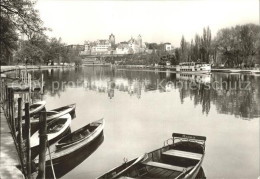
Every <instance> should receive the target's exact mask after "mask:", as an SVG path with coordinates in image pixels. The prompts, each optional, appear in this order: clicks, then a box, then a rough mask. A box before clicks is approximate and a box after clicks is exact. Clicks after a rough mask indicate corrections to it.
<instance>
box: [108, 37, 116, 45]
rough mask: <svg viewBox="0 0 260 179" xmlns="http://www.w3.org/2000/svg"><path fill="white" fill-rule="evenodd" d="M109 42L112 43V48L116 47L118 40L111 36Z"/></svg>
mask: <svg viewBox="0 0 260 179" xmlns="http://www.w3.org/2000/svg"><path fill="white" fill-rule="evenodd" d="M109 42H110V43H111V46H112V47H114V46H115V44H116V38H115V36H114V34H111V35H109Z"/></svg>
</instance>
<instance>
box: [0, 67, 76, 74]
mask: <svg viewBox="0 0 260 179" xmlns="http://www.w3.org/2000/svg"><path fill="white" fill-rule="evenodd" d="M72 67H74V66H70V65H67V66H65V65H53V66H48V65H43V66H36V65H27V66H25V65H16V66H1V72H0V73H5V72H8V71H14V70H26V69H27V70H30V69H50V68H72Z"/></svg>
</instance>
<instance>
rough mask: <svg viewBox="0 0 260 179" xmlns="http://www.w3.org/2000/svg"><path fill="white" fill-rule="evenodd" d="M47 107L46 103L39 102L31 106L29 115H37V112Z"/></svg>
mask: <svg viewBox="0 0 260 179" xmlns="http://www.w3.org/2000/svg"><path fill="white" fill-rule="evenodd" d="M45 105H46V102H45V101H39V102H36V103H34V104H32V105H30V110H29V113H30V115H33V114H36V113H37V112H39V111H41V110H42V109H43V108H44V107H45Z"/></svg>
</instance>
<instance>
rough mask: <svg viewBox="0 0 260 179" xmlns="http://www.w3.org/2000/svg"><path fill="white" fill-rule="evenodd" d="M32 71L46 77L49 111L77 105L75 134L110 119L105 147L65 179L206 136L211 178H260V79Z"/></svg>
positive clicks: (94, 70) (101, 69) (81, 70)
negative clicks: (175, 138) (181, 138)
mask: <svg viewBox="0 0 260 179" xmlns="http://www.w3.org/2000/svg"><path fill="white" fill-rule="evenodd" d="M32 73H33V75H34V76H35V77H36V78H40V74H41V73H43V74H44V78H45V81H46V84H45V94H44V96H43V98H44V100H46V102H47V105H46V108H47V110H49V109H52V108H56V107H59V106H63V105H66V104H70V103H76V104H77V107H76V116H77V117H76V118H75V119H74V120H73V121H72V124H71V130H72V131H74V130H76V129H78V128H80V127H82V126H84V125H86V124H88V123H90V122H91V121H94V120H98V119H100V118H104V119H105V121H106V124H105V130H104V141H103V142H102V144H101V145H100V146H99V147H98V148H97V149H96V150H95V151H94V150H93V152H92V153H91V155H90V156H88V157H87V158H86V159H85V160H83V161H80V162H82V163H80V164H79V165H78V166H77V167H75V168H74V169H72V170H71V171H70V172H68V173H67V174H65V175H64V176H63V178H77V179H79V178H84V179H85V178H95V177H98V176H100V175H101V174H103V173H104V172H106V171H108V170H110V169H111V168H114V167H116V166H117V165H119V164H121V163H122V162H123V159H124V158H128V159H129V160H130V159H133V158H135V157H138V156H139V155H142V154H143V153H145V152H149V151H151V150H154V149H156V148H160V147H162V145H163V142H164V141H165V140H166V139H168V138H170V137H171V134H172V133H173V132H179V133H187V134H195V135H203V136H206V137H207V141H206V156H205V159H204V162H203V165H202V166H203V169H204V172H205V175H206V177H208V178H257V177H258V176H259V116H260V108H259V99H260V89H259V81H260V77H259V76H250V75H242V74H225V73H213V74H212V75H211V76H205V75H202V76H195V75H179V74H175V73H171V72H169V71H167V72H156V71H129V70H115V69H111V68H110V67H95V68H93V67H84V68H79V69H52V70H43V71H33V72H32ZM219 83H222V84H223V85H222V88H221V87H220V86H218V84H219ZM248 84H249V86H248ZM239 85H240V87H239ZM236 86H237V87H236ZM216 87H218V89H217V88H216ZM79 155H81V154H79ZM83 156H84V155H83ZM75 158H76V157H75Z"/></svg>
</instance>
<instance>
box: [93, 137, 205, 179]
mask: <svg viewBox="0 0 260 179" xmlns="http://www.w3.org/2000/svg"><path fill="white" fill-rule="evenodd" d="M169 141H172V143H170V144H169ZM205 141H206V137H204V136H195V135H187V134H179V133H173V135H172V138H171V139H168V140H167V141H166V142H165V144H164V146H163V147H162V148H159V149H157V150H154V151H152V152H149V153H147V154H145V155H142V156H140V157H138V158H136V159H133V160H131V161H129V162H125V163H124V164H122V165H120V166H118V167H116V168H114V169H112V170H110V171H109V172H107V173H105V174H104V175H102V176H100V177H98V178H99V179H108V178H120V179H123V178H125V179H131V178H139V179H141V178H146V179H151V178H175V179H179V178H195V177H196V176H197V174H198V172H199V170H200V168H201V165H202V162H203V159H204V156H205Z"/></svg>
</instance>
